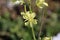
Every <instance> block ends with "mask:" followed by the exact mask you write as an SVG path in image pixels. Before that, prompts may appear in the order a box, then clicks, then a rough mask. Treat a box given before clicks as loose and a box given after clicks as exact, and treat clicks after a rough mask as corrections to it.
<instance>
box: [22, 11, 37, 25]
mask: <svg viewBox="0 0 60 40" xmlns="http://www.w3.org/2000/svg"><path fill="white" fill-rule="evenodd" d="M21 15H23V18H24V19H25V25H26V26H27V25H29V24H37V20H36V19H34V18H35V16H36V15H35V13H34V12H32V13H31V12H30V11H27V12H21Z"/></svg>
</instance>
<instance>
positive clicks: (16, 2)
mask: <svg viewBox="0 0 60 40" xmlns="http://www.w3.org/2000/svg"><path fill="white" fill-rule="evenodd" d="M23 3H24V1H23V0H20V1H19V0H17V1H15V2H14V4H20V5H23Z"/></svg>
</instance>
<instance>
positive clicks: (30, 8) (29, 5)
mask: <svg viewBox="0 0 60 40" xmlns="http://www.w3.org/2000/svg"><path fill="white" fill-rule="evenodd" d="M29 9H30V12H31V11H32V10H31V0H29Z"/></svg>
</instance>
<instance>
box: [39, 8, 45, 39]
mask: <svg viewBox="0 0 60 40" xmlns="http://www.w3.org/2000/svg"><path fill="white" fill-rule="evenodd" d="M42 12H43V14H42V19H41V26H40V30H39V34H38V40H40V35H41V32H42V28H43V25H44V22H45V16H44V11H43V9H42Z"/></svg>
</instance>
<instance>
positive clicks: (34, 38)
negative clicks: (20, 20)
mask: <svg viewBox="0 0 60 40" xmlns="http://www.w3.org/2000/svg"><path fill="white" fill-rule="evenodd" d="M30 26H31V29H32V35H33V39H34V40H36V38H35V34H34V29H33V26H32V24H30Z"/></svg>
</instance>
